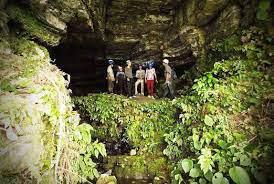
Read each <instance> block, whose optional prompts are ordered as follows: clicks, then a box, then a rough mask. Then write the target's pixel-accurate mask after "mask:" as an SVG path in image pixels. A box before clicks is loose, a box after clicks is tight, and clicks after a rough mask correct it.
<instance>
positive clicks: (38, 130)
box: [0, 37, 106, 183]
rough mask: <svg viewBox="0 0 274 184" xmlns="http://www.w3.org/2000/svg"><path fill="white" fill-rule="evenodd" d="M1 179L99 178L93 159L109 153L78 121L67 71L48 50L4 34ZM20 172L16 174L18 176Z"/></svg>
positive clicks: (0, 59)
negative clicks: (52, 62) (63, 71)
mask: <svg viewBox="0 0 274 184" xmlns="http://www.w3.org/2000/svg"><path fill="white" fill-rule="evenodd" d="M0 45H1V46H0V70H1V74H0V112H1V117H0V119H1V123H0V128H1V129H0V131H1V136H0V149H1V155H0V178H1V179H0V180H1V181H2V180H3V181H6V183H10V182H15V183H16V182H18V181H20V182H23V181H24V182H25V183H30V182H31V181H37V182H42V183H55V181H60V182H65V183H71V182H72V183H77V182H78V181H82V182H84V181H87V179H90V180H92V179H93V178H94V177H98V176H99V173H98V171H97V170H96V164H95V163H94V162H93V160H92V159H96V158H98V157H99V155H101V156H106V150H105V147H104V145H103V144H102V143H99V142H98V141H96V140H94V139H91V130H93V129H92V127H91V126H90V125H88V124H81V125H79V126H78V124H79V115H78V113H76V112H75V111H73V110H72V103H71V99H70V96H69V91H68V90H67V88H66V87H67V84H68V82H67V81H66V80H65V79H64V77H63V75H64V74H63V73H62V72H61V71H60V70H59V69H58V68H57V67H56V66H54V65H52V64H51V63H50V58H49V54H48V52H47V51H46V49H45V48H43V47H41V46H38V45H37V44H35V43H34V42H31V41H27V40H26V39H15V38H11V37H6V38H2V37H0ZM15 174H16V175H15Z"/></svg>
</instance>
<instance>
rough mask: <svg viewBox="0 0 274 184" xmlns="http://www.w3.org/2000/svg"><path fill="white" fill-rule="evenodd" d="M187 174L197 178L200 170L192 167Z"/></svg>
mask: <svg viewBox="0 0 274 184" xmlns="http://www.w3.org/2000/svg"><path fill="white" fill-rule="evenodd" d="M189 176H190V177H192V178H197V177H199V176H200V170H199V169H197V168H192V169H191V170H190V172H189Z"/></svg>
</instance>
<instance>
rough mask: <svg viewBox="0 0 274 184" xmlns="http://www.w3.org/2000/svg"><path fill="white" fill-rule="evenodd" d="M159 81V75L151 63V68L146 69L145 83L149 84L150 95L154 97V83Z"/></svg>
mask: <svg viewBox="0 0 274 184" xmlns="http://www.w3.org/2000/svg"><path fill="white" fill-rule="evenodd" d="M155 82H158V81H157V75H156V71H155V68H153V64H152V63H150V64H149V68H148V69H146V74H145V83H146V84H147V91H148V97H151V98H154V95H155V94H154V83H155Z"/></svg>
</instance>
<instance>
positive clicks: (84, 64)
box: [51, 22, 107, 96]
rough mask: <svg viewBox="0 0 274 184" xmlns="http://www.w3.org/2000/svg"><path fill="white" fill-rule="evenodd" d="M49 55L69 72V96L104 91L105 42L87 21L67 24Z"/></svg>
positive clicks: (61, 67) (62, 68)
mask: <svg viewBox="0 0 274 184" xmlns="http://www.w3.org/2000/svg"><path fill="white" fill-rule="evenodd" d="M51 57H52V58H54V59H56V61H55V64H56V65H57V66H58V67H59V68H60V69H61V70H62V71H64V72H65V73H67V74H69V75H70V86H69V88H70V89H71V90H72V91H73V95H77V96H78V95H87V94H88V93H99V92H105V91H106V80H105V77H106V72H105V70H106V68H107V62H106V59H105V43H104V41H103V39H101V38H100V37H98V35H96V34H95V33H94V32H92V31H91V29H90V27H87V24H84V23H83V24H81V23H79V22H77V23H76V22H72V23H70V24H69V26H68V34H67V37H66V39H64V40H63V42H62V43H61V44H59V45H58V46H56V47H54V48H52V49H51Z"/></svg>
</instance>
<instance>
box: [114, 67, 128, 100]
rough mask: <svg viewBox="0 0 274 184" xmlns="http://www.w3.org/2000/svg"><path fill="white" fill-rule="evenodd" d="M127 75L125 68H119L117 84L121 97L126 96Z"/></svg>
mask: <svg viewBox="0 0 274 184" xmlns="http://www.w3.org/2000/svg"><path fill="white" fill-rule="evenodd" d="M125 79H126V76H125V73H124V71H123V68H122V67H121V66H118V72H117V73H116V84H117V87H118V89H117V92H118V94H119V95H123V94H124V89H125Z"/></svg>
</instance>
